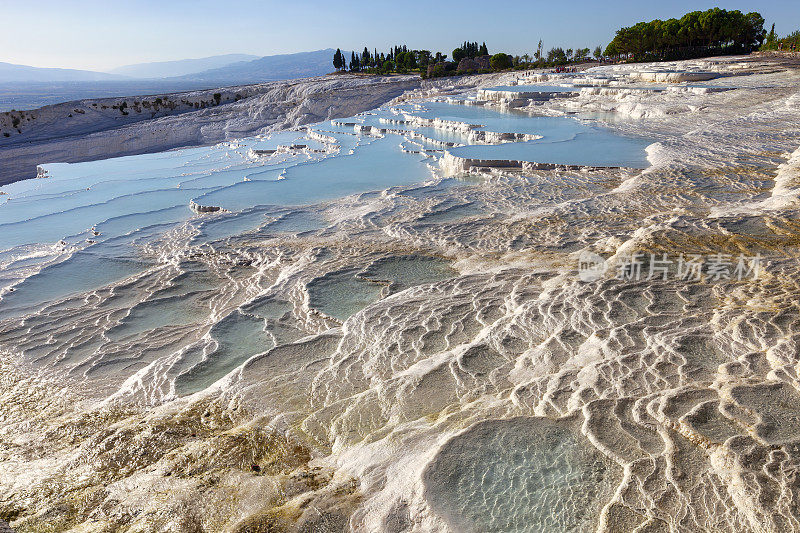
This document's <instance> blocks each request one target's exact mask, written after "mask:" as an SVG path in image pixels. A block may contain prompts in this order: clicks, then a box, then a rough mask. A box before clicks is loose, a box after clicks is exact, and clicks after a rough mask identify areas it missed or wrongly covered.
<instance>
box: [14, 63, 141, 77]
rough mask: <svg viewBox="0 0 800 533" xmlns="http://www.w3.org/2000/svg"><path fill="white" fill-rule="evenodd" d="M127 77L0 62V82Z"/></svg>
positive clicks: (90, 71)
mask: <svg viewBox="0 0 800 533" xmlns="http://www.w3.org/2000/svg"><path fill="white" fill-rule="evenodd" d="M127 79H130V78H128V77H126V76H120V75H118V74H109V73H107V72H94V71H92V70H75V69H69V68H41V67H29V66H27V65H15V64H13V63H2V62H0V82H30V81H35V82H50V81H120V80H127Z"/></svg>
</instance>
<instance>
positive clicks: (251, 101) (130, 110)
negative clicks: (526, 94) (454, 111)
mask: <svg viewBox="0 0 800 533" xmlns="http://www.w3.org/2000/svg"><path fill="white" fill-rule="evenodd" d="M515 77H516V75H514V74H500V75H496V74H489V75H483V76H463V77H458V78H442V79H438V80H429V81H423V80H421V79H420V78H419V77H418V76H372V77H363V76H354V75H338V76H320V77H316V78H306V79H299V80H288V81H279V82H272V83H264V84H257V85H245V86H237V87H224V88H218V89H208V90H203V91H191V92H184V93H170V94H163V95H152V96H136V97H119V98H103V99H87V100H79V101H74V102H66V103H62V104H55V105H50V106H45V107H42V108H40V109H36V110H32V111H9V112H4V113H0V185H2V184H5V183H11V182H14V181H19V180H21V179H27V178H33V177H36V176H37V165H40V164H43V163H76V162H82V161H93V160H97V159H107V158H111V157H119V156H125V155H137V154H145V153H155V152H161V151H165V150H171V149H174V148H183V147H188V146H204V145H211V144H215V143H217V142H220V141H225V140H232V139H240V138H243V137H250V136H255V135H259V134H264V133H269V132H274V131H280V130H286V129H291V128H296V127H298V126H301V125H304V124H310V123H314V122H320V121H324V120H329V119H332V118H343V117H349V116H353V115H356V114H358V113H361V112H363V111H367V110H370V109H375V108H377V107H379V106H380V105H382V104H384V103H386V102H388V101H390V100H392V99H396V98H399V99H400V100H402V99H403V95H404V94H405V93H407V92H409V91H412V90H414V89H421V91H417V92H414V93H412V94H413V96H411V98H420V97H421V96H423V95H425V94H436V95H441V94H449V93H450V92H459V91H462V90H464V89H468V88H474V87H482V86H491V85H496V84H498V83H504V82H505V81H508V80H512V79H514V78H515Z"/></svg>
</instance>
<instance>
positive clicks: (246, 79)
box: [0, 49, 349, 85]
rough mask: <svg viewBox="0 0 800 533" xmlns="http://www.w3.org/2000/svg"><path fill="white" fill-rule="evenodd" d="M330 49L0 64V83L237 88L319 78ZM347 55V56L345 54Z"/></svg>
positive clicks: (327, 65)
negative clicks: (82, 66) (101, 68)
mask: <svg viewBox="0 0 800 533" xmlns="http://www.w3.org/2000/svg"><path fill="white" fill-rule="evenodd" d="M333 53H334V50H333V49H327V50H317V51H314V52H301V53H297V54H281V55H272V56H264V57H258V56H253V55H247V54H226V55H220V56H212V57H204V58H200V59H183V60H179V61H163V62H157V63H139V64H136V65H126V66H124V67H119V68H116V69H114V70H112V71H110V72H94V71H89V70H72V69H59V68H39V67H29V66H25V65H13V64H11V63H0V83H19V82H39V83H41V82H104V81H113V82H125V81H130V82H137V83H141V82H142V81H145V80H146V81H159V82H164V81H169V82H176V83H181V82H194V83H197V82H200V83H206V84H220V85H224V84H228V85H239V84H247V83H258V82H262V81H275V80H286V79H291V78H307V77H311V76H320V75H323V74H327V73H328V72H331V71H332V70H333V63H332V59H333ZM348 54H349V52H348Z"/></svg>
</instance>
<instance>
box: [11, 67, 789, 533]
mask: <svg viewBox="0 0 800 533" xmlns="http://www.w3.org/2000/svg"><path fill="white" fill-rule="evenodd" d="M658 69H665V70H669V71H672V72H675V73H680V72H689V73H690V72H700V71H701V72H714V73H717V74H718V75H719V77H717V78H715V79H712V80H709V81H705V82H703V83H702V84H698V83H691V82H689V83H686V82H678V83H672V84H647V83H645V82H642V81H641V80H642V79H643V75H642V72H654V71H657V70H658ZM644 77H646V76H644ZM688 77H689V78H691V76H688ZM672 78H674V79H680V76H679V75H678V74H675V75H673V76H672ZM548 87H553V88H552V90H548ZM798 147H800V70H798V69H797V68H796V67H794V66H792V65H787V64H782V63H780V62H779V61H777V60H769V59H753V58H726V59H719V60H703V61H690V62H681V63H674V64H662V65H626V66H612V67H597V68H594V69H590V70H589V71H588V72H583V73H578V74H572V75H553V74H549V75H548V74H537V73H516V74H504V75H491V76H484V77H472V78H464V79H461V80H456V81H449V82H447V83H443V82H436V83H429V84H427V85H425V84H424V85H423V88H422V89H420V90H415V91H413V92H409V93H406V94H405V95H403V96H402V97H400V98H398V99H396V100H394V101H392V102H389V103H388V104H386V105H384V106H382V107H381V108H379V109H376V110H374V111H370V112H367V113H364V114H361V115H357V116H354V117H351V118H347V119H338V120H332V121H328V122H323V123H319V124H313V125H310V126H308V127H306V128H304V129H301V130H298V131H288V132H279V133H272V134H269V135H263V136H259V137H254V138H246V139H240V140H237V141H231V142H226V143H223V144H219V145H216V146H211V147H204V148H191V149H184V150H175V151H170V152H164V153H159V154H151V155H140V156H132V157H124V158H117V159H110V160H103V161H95V162H88V163H76V164H42V166H41V169H40V175H41V176H43V177H40V178H37V179H34V180H26V181H22V182H17V183H14V184H11V185H7V186H4V187H2V188H0V298H1V299H0V523H2V521H7V522H9V523H10V524H11V525H12V526H13V527H14V528H15V529H16V530H17V531H20V532H23V531H31V532H33V531H66V530H72V531H164V532H167V531H169V532H173V531H176V532H182V531H185V532H196V531H209V532H211V531H231V532H250V531H357V532H367V531H369V532H372V531H386V532H403V531H414V532H439V531H451V532H506V531H531V532H541V531H576V532H582V531H604V532H615V533H616V532H626V531H631V532H633V531H636V532H640V533H643V532H694V531H726V532H736V533H740V532H743V531H756V532H776V533H777V532H784V531H800V506H799V505H798V501H800V484H798V479H797V475H798V474H797V472H798V470H799V469H800V378H798V368H800V356H799V355H798V353H800V352H799V348H798V341H799V340H800V339H798V334H799V333H798V331H800V329H799V328H800V286H799V285H798V274H800V268H799V267H798V244H800V223H798V214H800V211H799V210H798V207H799V206H800V196H799V195H800V148H798ZM698 264H699V265H700V267H699V270H697V271H691V270H689V267H690V265H698ZM587 265H588V266H590V267H591V269H590V270H587V268H586V267H587ZM693 272H694V273H696V274H697V275H694V274H693ZM587 274H588V275H587Z"/></svg>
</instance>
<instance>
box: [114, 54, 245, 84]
mask: <svg viewBox="0 0 800 533" xmlns="http://www.w3.org/2000/svg"><path fill="white" fill-rule="evenodd" d="M258 58H259V56H254V55H249V54H225V55H221V56H211V57H202V58H200V59H181V60H179V61H160V62H157V63H137V64H135V65H125V66H124V67H118V68H115V69H113V70H109V72H110V73H111V74H120V75H122V76H129V77H131V78H174V77H177V76H186V75H188V74H194V73H196V72H203V71H204V70H211V69H217V68H221V67H226V66H228V65H230V64H232V63H239V62H244V61H252V60H254V59H258Z"/></svg>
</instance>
